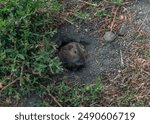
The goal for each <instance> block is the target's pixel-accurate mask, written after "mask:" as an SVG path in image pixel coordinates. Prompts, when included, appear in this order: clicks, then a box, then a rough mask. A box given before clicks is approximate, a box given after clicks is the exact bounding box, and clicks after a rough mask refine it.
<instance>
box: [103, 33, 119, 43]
mask: <svg viewBox="0 0 150 124" xmlns="http://www.w3.org/2000/svg"><path fill="white" fill-rule="evenodd" d="M116 37H117V35H116V34H115V33H113V32H111V31H108V32H105V34H104V40H105V41H106V42H111V41H114V40H115V39H116Z"/></svg>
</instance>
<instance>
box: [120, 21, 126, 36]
mask: <svg viewBox="0 0 150 124" xmlns="http://www.w3.org/2000/svg"><path fill="white" fill-rule="evenodd" d="M126 29H127V25H126V24H125V23H122V24H121V26H120V29H119V32H118V35H119V36H124V35H125V33H126Z"/></svg>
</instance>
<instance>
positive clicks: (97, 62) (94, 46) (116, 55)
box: [57, 25, 121, 83]
mask: <svg viewBox="0 0 150 124" xmlns="http://www.w3.org/2000/svg"><path fill="white" fill-rule="evenodd" d="M82 26H83V25H82ZM84 26H85V27H86V29H85V28H84V29H85V30H83V29H81V28H79V27H80V26H79V25H78V26H75V25H65V26H61V27H60V28H59V30H58V36H59V40H64V39H66V38H67V39H72V40H74V41H76V42H81V43H83V44H85V46H86V48H87V51H88V59H87V63H86V67H85V68H82V69H81V70H79V71H69V72H67V73H66V75H67V76H68V78H69V79H70V80H73V81H81V82H84V83H86V82H91V81H94V80H95V79H96V77H97V76H101V75H103V74H106V73H114V72H115V71H117V70H118V69H120V67H121V66H120V44H119V42H118V41H117V40H116V41H113V42H104V41H103V40H102V39H103V38H101V39H98V38H96V37H95V36H92V35H90V34H91V33H92V32H91V31H90V28H91V27H90V25H84ZM57 40H58V39H57Z"/></svg>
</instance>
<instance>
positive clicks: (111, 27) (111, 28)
mask: <svg viewBox="0 0 150 124" xmlns="http://www.w3.org/2000/svg"><path fill="white" fill-rule="evenodd" d="M118 9H119V6H118V7H117V9H116V11H115V15H114V18H113V21H112V23H111V26H110V31H112V30H113V26H114V23H115V19H116V15H117V11H118Z"/></svg>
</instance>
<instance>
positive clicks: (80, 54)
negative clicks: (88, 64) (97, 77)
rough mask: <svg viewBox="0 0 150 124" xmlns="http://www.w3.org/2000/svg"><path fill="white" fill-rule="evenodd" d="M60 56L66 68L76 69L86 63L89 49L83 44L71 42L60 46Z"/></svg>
mask: <svg viewBox="0 0 150 124" xmlns="http://www.w3.org/2000/svg"><path fill="white" fill-rule="evenodd" d="M59 57H60V60H61V61H62V63H63V65H64V66H65V67H66V68H69V69H75V70H76V69H78V68H79V67H81V66H84V65H85V61H86V58H87V51H86V49H85V47H84V46H83V45H82V44H80V43H76V42H70V43H68V44H67V45H65V46H63V47H61V48H60V51H59Z"/></svg>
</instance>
